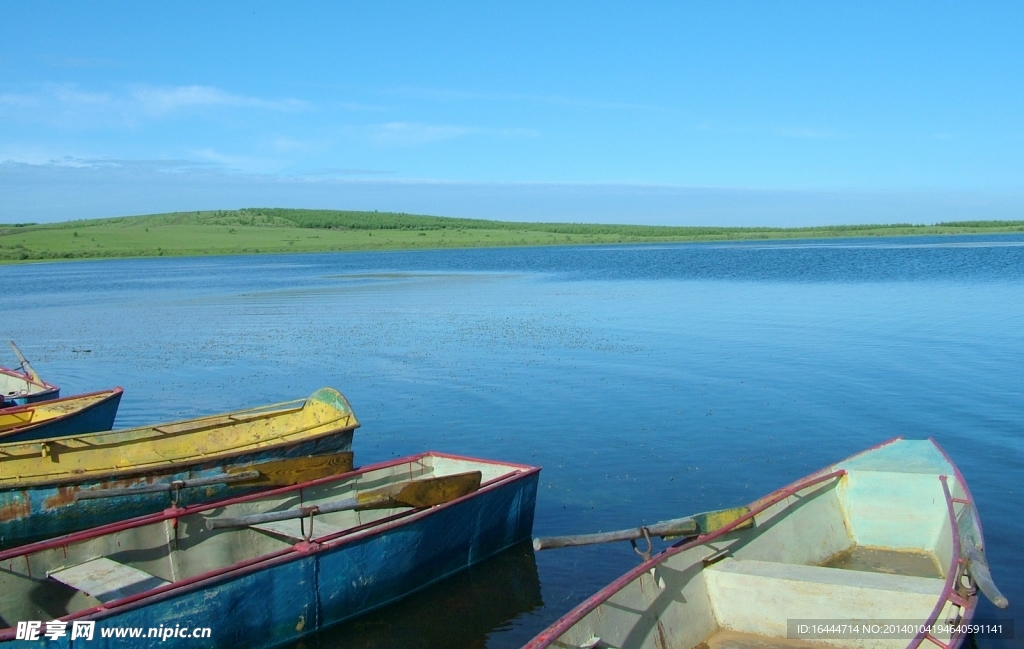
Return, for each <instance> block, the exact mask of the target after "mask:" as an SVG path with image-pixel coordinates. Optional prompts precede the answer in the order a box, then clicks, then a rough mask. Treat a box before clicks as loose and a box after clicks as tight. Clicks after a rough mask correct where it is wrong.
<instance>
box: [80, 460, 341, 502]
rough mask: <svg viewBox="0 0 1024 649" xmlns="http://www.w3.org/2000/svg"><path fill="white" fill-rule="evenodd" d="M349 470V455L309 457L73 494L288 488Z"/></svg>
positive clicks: (95, 495)
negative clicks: (227, 487) (227, 486)
mask: <svg viewBox="0 0 1024 649" xmlns="http://www.w3.org/2000/svg"><path fill="white" fill-rule="evenodd" d="M351 470H352V451H343V452H341V453H329V454H326V455H309V456H306V457H295V458H288V459H285V460H274V461H272V462H264V463H262V464H255V465H253V466H247V467H245V468H241V469H229V470H228V472H227V473H217V474H214V475H211V476H206V477H204V478H192V479H187V480H176V481H174V482H158V483H156V484H149V485H139V486H135V487H125V488H121V489H92V490H89V491H77V492H75V500H93V499H96V498H115V497H118V496H134V495H136V494H151V493H160V492H162V491H174V490H175V489H189V488H192V487H208V486H211V485H215V484H230V485H238V486H242V487H250V486H251V487H288V486H291V485H294V484H299V483H300V482H309V481H310V480H317V479H319V478H325V477H327V476H332V475H338V474H339V473H346V472H348V471H351Z"/></svg>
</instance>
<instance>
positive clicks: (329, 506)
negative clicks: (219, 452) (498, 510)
mask: <svg viewBox="0 0 1024 649" xmlns="http://www.w3.org/2000/svg"><path fill="white" fill-rule="evenodd" d="M481 478H482V474H481V473H480V472H479V471H469V472H467V473H457V474H454V475H447V476H441V477H438V478H424V479H422V480H409V481H406V482H398V483H396V484H392V485H388V486H386V487H381V488H379V489H372V490H370V491H364V492H362V493H360V494H357V495H356V496H355V497H353V498H345V499H344V500H335V501H333V502H327V503H321V504H319V505H309V506H307V507H299V508H298V509H287V510H285V511H280V512H267V513H265V514H252V515H250V516H239V517H238V518H209V519H207V520H206V528H207V529H210V530H214V529H218V528H223V527H245V526H247V525H259V524H260V523H273V522H275V521H284V520H289V519H292V518H304V517H306V516H314V515H316V514H329V513H331V512H340V511H345V510H350V509H359V510H361V509H389V508H391V507H415V508H419V507H433V506H434V505H442V504H444V503H446V502H450V501H452V500H455V499H456V498H461V497H462V496H465V495H466V494H470V493H473V492H474V491H476V490H477V489H479V488H480V480H481Z"/></svg>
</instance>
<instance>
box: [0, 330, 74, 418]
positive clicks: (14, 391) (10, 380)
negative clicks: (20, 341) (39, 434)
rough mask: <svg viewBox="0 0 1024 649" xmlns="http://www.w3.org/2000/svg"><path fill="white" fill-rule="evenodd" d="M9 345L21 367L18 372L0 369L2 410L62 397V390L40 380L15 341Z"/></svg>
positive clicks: (0, 404)
mask: <svg viewBox="0 0 1024 649" xmlns="http://www.w3.org/2000/svg"><path fill="white" fill-rule="evenodd" d="M9 344H10V346H11V349H13V350H14V355H15V356H17V357H18V360H19V361H20V362H21V367H20V369H18V370H11V369H7V368H6V367H0V408H6V407H10V406H23V405H25V404H29V403H37V402H39V401H46V400H48V399H56V398H57V397H58V396H60V388H58V387H57V386H56V385H52V384H50V383H47V382H46V381H44V380H42V379H41V378H39V375H38V374H36V371H35V370H34V369H32V366H31V365H30V364H29V362H28V360H26V359H25V355H24V354H22V353H21V350H20V349H18V346H17V345H15V344H14V341H13V340H11V341H9Z"/></svg>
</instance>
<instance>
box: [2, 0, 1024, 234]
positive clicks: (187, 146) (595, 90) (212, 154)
mask: <svg viewBox="0 0 1024 649" xmlns="http://www.w3.org/2000/svg"><path fill="white" fill-rule="evenodd" d="M0 16H2V19H0V221H4V222H17V221H47V220H63V219H66V218H85V217H93V216H114V215H119V214H133V213H144V212H160V211H175V210H193V209H223V208H236V207H244V206H251V205H276V206H294V207H323V208H336V209H381V210H384V209H396V210H401V211H407V212H419V213H433V214H443V215H452V216H469V217H474V216H475V217H483V218H507V219H515V220H530V219H537V220H573V221H605V222H607V221H619V222H649V223H679V224H690V223H714V224H726V225H727V224H737V225H740V224H754V223H758V224H778V225H802V224H812V223H837V222H895V221H913V222H934V221H937V220H949V219H973V218H1024V44H1022V43H1024V38H1022V37H1021V34H1024V5H1022V4H1021V3H1009V2H1008V3H972V4H966V3H899V4H896V3H827V2H802V3H766V2H757V3H754V2H750V3H738V2H714V3H711V2H708V3H664V4H648V5H645V6H643V7H637V6H635V5H633V4H627V3H597V2H586V3H507V4H487V5H484V3H463V4H458V3H451V2H449V3H435V4H429V5H428V4H426V3H413V2H409V3H331V4H327V3H324V4H315V3H305V4H296V3H251V2H250V3H123V4H116V3H46V2H33V3H17V2H8V1H6V0H4V1H2V2H0Z"/></svg>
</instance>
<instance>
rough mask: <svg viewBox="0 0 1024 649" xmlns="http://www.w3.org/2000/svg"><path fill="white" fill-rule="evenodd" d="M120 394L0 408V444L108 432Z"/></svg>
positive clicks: (95, 394) (117, 390)
mask: <svg viewBox="0 0 1024 649" xmlns="http://www.w3.org/2000/svg"><path fill="white" fill-rule="evenodd" d="M123 393H124V390H123V389H121V388H120V387H116V388H114V389H112V390H102V391H100V392H90V393H88V394H78V395H75V396H73V397H64V398H63V399H50V400H49V401H41V402H37V403H31V404H28V405H25V406H16V407H12V408H3V409H0V442H22V441H27V440H32V439H43V438H44V437H63V436H65V435H79V434H81V433H95V432H98V431H105V430H110V429H111V428H113V426H114V418H115V417H117V407H118V406H119V405H120V404H121V395H122V394H123Z"/></svg>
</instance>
